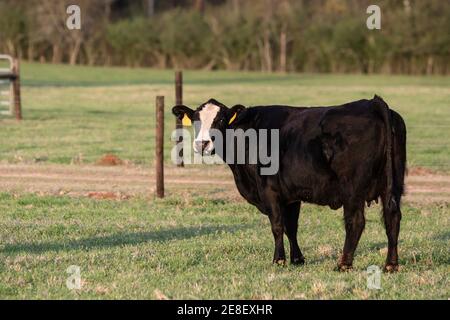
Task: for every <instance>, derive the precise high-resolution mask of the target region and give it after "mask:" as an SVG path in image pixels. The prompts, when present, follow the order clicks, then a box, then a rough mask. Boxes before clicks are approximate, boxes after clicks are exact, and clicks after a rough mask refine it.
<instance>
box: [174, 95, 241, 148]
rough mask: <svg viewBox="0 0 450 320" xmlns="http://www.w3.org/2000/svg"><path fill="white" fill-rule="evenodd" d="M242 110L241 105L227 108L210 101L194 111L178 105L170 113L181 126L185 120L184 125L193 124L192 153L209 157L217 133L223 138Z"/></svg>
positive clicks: (217, 102)
mask: <svg viewBox="0 0 450 320" xmlns="http://www.w3.org/2000/svg"><path fill="white" fill-rule="evenodd" d="M244 109H245V107H244V106H242V105H236V106H234V107H232V108H228V107H227V106H226V105H224V104H222V103H220V102H219V101H217V100H214V99H210V100H208V101H207V102H205V103H203V104H202V105H200V106H199V107H198V108H197V109H196V110H192V109H191V108H189V107H186V106H183V105H179V106H175V107H173V108H172V112H173V114H174V115H175V116H176V117H177V118H178V119H179V120H182V121H183V124H184V122H185V119H186V120H187V121H186V123H188V122H192V123H193V124H194V131H195V132H194V133H195V139H194V143H193V147H194V151H195V152H197V153H201V154H207V155H211V154H212V153H213V152H214V141H215V139H216V137H217V133H221V134H222V135H223V136H224V134H225V130H226V129H227V128H230V125H231V124H232V123H234V121H235V119H236V118H237V115H238V113H239V112H241V111H242V110H244ZM184 125H188V124H184ZM222 141H223V139H222Z"/></svg>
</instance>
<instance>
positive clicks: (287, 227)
mask: <svg viewBox="0 0 450 320" xmlns="http://www.w3.org/2000/svg"><path fill="white" fill-rule="evenodd" d="M283 213H284V217H283V218H284V232H285V233H286V235H287V237H288V239H289V246H290V254H291V263H292V264H304V263H305V258H304V257H303V254H302V252H301V250H300V247H299V246H298V242H297V229H298V216H299V214H300V202H296V203H292V204H290V205H288V206H287V207H286V209H284V210H283Z"/></svg>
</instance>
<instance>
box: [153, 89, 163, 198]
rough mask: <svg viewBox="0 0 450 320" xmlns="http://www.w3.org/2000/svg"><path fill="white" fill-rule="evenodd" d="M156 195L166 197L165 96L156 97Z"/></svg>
mask: <svg viewBox="0 0 450 320" xmlns="http://www.w3.org/2000/svg"><path fill="white" fill-rule="evenodd" d="M155 127H156V135H155V136H156V148H155V164H156V168H155V169H156V196H157V197H158V198H164V97H163V96H157V97H156V126H155Z"/></svg>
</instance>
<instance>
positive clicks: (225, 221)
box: [0, 193, 450, 299]
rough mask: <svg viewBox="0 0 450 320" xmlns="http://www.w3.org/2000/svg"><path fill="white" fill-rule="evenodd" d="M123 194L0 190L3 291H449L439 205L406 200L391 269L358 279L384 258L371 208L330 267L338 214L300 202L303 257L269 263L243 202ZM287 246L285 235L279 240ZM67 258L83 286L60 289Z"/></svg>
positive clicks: (258, 225) (263, 233) (426, 295)
mask: <svg viewBox="0 0 450 320" xmlns="http://www.w3.org/2000/svg"><path fill="white" fill-rule="evenodd" d="M148 200H149V199H144V198H137V199H133V200H127V201H123V202H119V201H110V200H102V201H95V200H91V199H74V198H69V197H52V196H45V197H38V196H35V195H29V194H25V195H16V196H14V195H10V194H6V193H3V194H0V212H2V214H1V223H0V228H1V230H2V232H1V242H0V243H1V245H0V259H1V261H2V262H1V265H0V297H1V298H7V299H12V298H20V299H22V298H37V299H47V298H51V299H54V298H56V299H60V298H69V299H71V298H89V299H91V298H93V299H98V298H107V299H109V298H138V299H142V298H143V299H148V298H150V299H154V298H158V297H160V296H161V294H162V295H165V296H166V297H168V298H174V299H177V298H180V299H183V298H184V299H197V298H203V299H212V298H227V299H230V298H244V299H250V298H251V299H261V298H263V299H265V298H269V299H271V298H276V299H293V298H294V299H324V298H326V299H379V298H396V299H431V298H438V299H447V298H449V291H448V288H449V278H448V274H449V259H450V254H449V251H448V241H449V236H450V235H449V231H448V230H449V217H448V210H449V207H448V204H446V205H441V206H432V207H427V206H424V207H422V208H413V207H410V206H405V207H404V210H403V212H404V219H403V221H402V231H401V236H400V263H401V265H402V270H401V272H399V273H398V274H394V275H392V274H382V279H381V287H382V289H381V290H369V289H368V288H367V286H366V283H367V273H366V268H367V267H368V266H370V265H377V266H380V267H382V266H383V263H384V259H385V254H386V236H385V234H384V228H383V227H382V224H381V222H380V217H379V214H378V212H377V211H378V209H370V210H369V212H368V215H367V226H366V230H365V232H364V234H363V237H362V239H361V242H360V245H359V247H358V251H357V256H356V259H355V265H354V267H355V270H354V271H352V272H349V273H339V272H335V271H333V270H334V268H335V265H336V262H337V259H338V255H339V253H340V251H341V246H342V244H343V239H344V229H343V225H342V213H341V212H335V211H331V210H328V209H325V208H323V207H316V206H312V205H305V206H304V207H303V209H302V215H301V227H300V235H299V242H300V246H301V248H302V250H303V252H304V254H305V256H306V258H307V262H308V263H307V264H306V265H305V266H302V267H295V266H291V265H288V266H286V267H280V266H274V265H272V264H271V257H272V253H273V251H272V250H273V239H272V235H271V232H270V227H269V223H268V219H267V218H266V217H265V216H263V215H261V214H259V213H258V212H257V210H256V209H255V208H254V207H252V206H250V205H248V204H245V203H243V202H239V203H227V202H225V201H223V200H221V199H220V198H216V199H215V200H212V201H211V200H206V199H203V198H201V197H196V198H184V199H183V198H177V197H170V198H167V199H165V200H158V201H148ZM286 247H287V248H288V246H287V242H286ZM70 265H77V266H80V268H81V279H82V281H81V283H82V287H81V289H80V290H75V291H73V290H69V289H67V287H66V285H65V282H66V279H67V277H68V276H69V274H67V273H66V269H67V268H68V267H69V266H70Z"/></svg>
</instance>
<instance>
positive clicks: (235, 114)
mask: <svg viewBox="0 0 450 320" xmlns="http://www.w3.org/2000/svg"><path fill="white" fill-rule="evenodd" d="M236 116H237V113H236V112H235V113H234V115H233V116H232V117H231V119H230V121H229V122H228V124H231V123H232V122H233V121H234V119H236Z"/></svg>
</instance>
